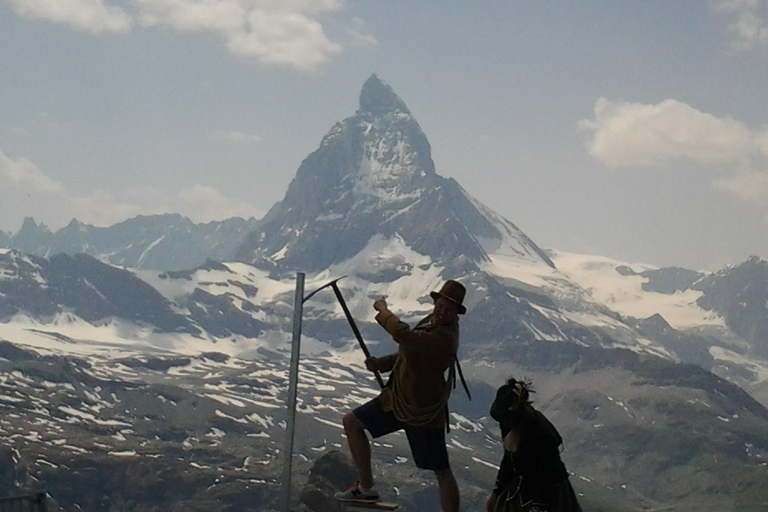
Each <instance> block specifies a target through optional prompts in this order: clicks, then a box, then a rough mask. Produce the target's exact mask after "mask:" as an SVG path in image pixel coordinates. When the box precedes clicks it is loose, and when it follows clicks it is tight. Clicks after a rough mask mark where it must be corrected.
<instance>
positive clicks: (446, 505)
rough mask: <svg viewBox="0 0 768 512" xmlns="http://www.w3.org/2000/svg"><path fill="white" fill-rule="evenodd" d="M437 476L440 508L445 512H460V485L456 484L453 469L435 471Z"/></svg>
mask: <svg viewBox="0 0 768 512" xmlns="http://www.w3.org/2000/svg"><path fill="white" fill-rule="evenodd" d="M435 475H437V486H438V488H439V490H440V506H441V507H442V509H443V512H459V503H460V502H461V497H460V495H459V484H457V483H456V477H454V476H453V471H451V468H448V469H443V470H441V471H435Z"/></svg>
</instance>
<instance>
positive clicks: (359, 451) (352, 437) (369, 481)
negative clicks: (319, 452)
mask: <svg viewBox="0 0 768 512" xmlns="http://www.w3.org/2000/svg"><path fill="white" fill-rule="evenodd" d="M342 424H343V425H344V432H345V433H346V434H347V443H348V444H349V451H350V452H351V453H352V460H353V461H354V462H355V467H356V468H357V474H358V476H359V478H360V485H362V486H363V487H365V488H366V489H370V488H371V487H373V472H372V470H371V443H370V441H368V435H367V434H366V433H365V425H363V422H361V421H360V420H359V419H357V416H355V415H354V414H353V413H351V412H349V413H347V414H345V415H344V418H343V419H342ZM456 510H457V512H458V509H456Z"/></svg>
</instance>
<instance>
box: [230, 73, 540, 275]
mask: <svg viewBox="0 0 768 512" xmlns="http://www.w3.org/2000/svg"><path fill="white" fill-rule="evenodd" d="M375 236H379V237H384V238H386V239H392V238H395V237H399V238H400V239H402V241H403V243H404V244H405V245H406V246H408V247H409V248H411V249H412V250H414V251H416V252H418V253H419V254H422V255H425V256H429V257H430V258H431V259H432V261H434V262H436V263H440V264H443V265H449V266H452V267H456V269H457V270H458V269H461V268H464V267H465V266H466V262H467V260H468V261H469V262H482V261H485V260H487V253H488V251H489V250H497V249H499V248H500V247H501V246H502V244H503V245H504V246H505V247H504V249H505V250H506V251H508V252H511V253H514V254H515V255H516V256H517V257H518V258H519V259H520V260H521V261H526V262H529V263H530V264H546V265H549V266H551V262H550V261H549V258H548V257H547V256H546V255H545V254H544V253H543V252H542V251H541V249H539V248H538V247H537V246H536V244H534V243H533V242H532V241H531V240H530V239H529V238H528V237H527V236H526V235H525V234H524V233H523V232H522V231H520V230H519V229H518V228H517V227H516V226H515V225H513V224H512V223H511V222H509V221H506V220H504V219H502V218H501V217H499V216H497V215H494V214H493V213H492V212H490V211H488V210H487V209H485V208H483V207H482V206H481V205H479V204H478V203H477V202H476V201H474V200H472V199H471V198H470V197H469V196H468V195H467V193H466V192H465V191H464V190H463V189H462V188H461V186H460V185H459V184H458V183H457V182H456V181H455V180H452V179H446V178H443V177H441V176H439V175H438V174H437V173H436V172H435V165H434V163H433V161H432V156H431V149H430V146H429V142H428V141H427V138H426V136H425V135H424V133H423V132H422V130H421V128H420V127H419V125H418V123H417V122H416V119H415V118H414V116H413V115H412V114H411V112H410V111H409V110H408V108H407V107H406V105H405V103H404V102H403V101H402V100H401V99H400V98H399V97H398V96H397V95H396V94H395V93H394V91H393V90H392V88H391V87H390V86H389V85H387V84H385V83H384V82H382V81H381V80H380V79H379V78H378V76H376V75H372V76H371V77H370V78H369V79H368V80H367V81H366V82H365V84H364V85H363V88H362V91H361V93H360V108H359V109H358V111H357V113H356V114H355V115H354V116H352V117H349V118H347V119H345V120H344V121H341V122H339V123H337V124H336V125H335V126H334V127H333V128H332V129H331V131H330V132H329V133H328V134H327V135H326V136H325V137H324V138H323V140H322V142H321V143H320V147H319V148H318V149H317V150H316V151H314V152H313V153H312V154H310V155H309V156H308V157H307V158H306V159H305V160H304V161H303V162H302V163H301V166H300V167H299V170H298V172H297V173H296V177H295V178H294V180H293V181H292V182H291V184H290V186H289V187H288V191H287V193H286V195H285V198H284V199H283V200H282V201H280V202H279V203H277V204H276V205H275V206H274V207H273V208H272V209H271V210H270V211H269V212H268V213H267V215H266V216H265V217H264V220H263V223H262V224H261V226H260V227H259V229H257V230H256V231H254V232H253V233H252V234H251V235H250V237H249V239H248V241H247V242H246V243H245V244H244V245H243V246H242V247H241V248H240V251H239V254H238V259H240V260H243V261H248V262H252V263H254V264H256V265H258V266H261V265H263V264H265V263H266V262H269V263H271V264H273V265H275V267H276V268H281V269H283V270H286V269H290V270H302V271H317V270H322V269H325V268H328V267H329V266H331V265H332V264H334V263H339V262H341V261H344V260H347V259H349V258H351V257H353V256H354V255H356V254H358V253H359V252H360V251H362V250H363V249H364V248H365V246H366V244H368V242H369V241H370V240H371V238H373V237H375Z"/></svg>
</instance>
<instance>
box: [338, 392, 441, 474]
mask: <svg viewBox="0 0 768 512" xmlns="http://www.w3.org/2000/svg"><path fill="white" fill-rule="evenodd" d="M352 413H353V414H354V415H355V417H357V419H359V420H360V421H361V422H362V423H363V425H365V428H366V429H367V430H368V432H370V434H371V437H373V438H374V439H375V438H377V437H381V436H383V435H386V434H391V433H392V432H397V431H398V430H405V435H406V436H407V437H408V444H409V445H410V446H411V454H412V455H413V462H414V463H415V464H416V467H417V468H421V469H429V470H431V471H442V470H444V469H449V468H450V467H451V466H450V464H449V462H448V449H447V448H446V447H445V429H443V428H424V427H412V426H410V425H406V424H405V423H403V422H401V421H399V420H398V419H397V418H395V415H394V413H392V412H384V410H383V409H382V408H381V403H380V402H379V399H378V398H374V399H373V400H371V401H370V402H367V403H365V404H363V405H361V406H360V407H358V408H357V409H355V410H354V411H352Z"/></svg>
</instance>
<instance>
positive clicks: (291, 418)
mask: <svg viewBox="0 0 768 512" xmlns="http://www.w3.org/2000/svg"><path fill="white" fill-rule="evenodd" d="M303 306H304V273H303V272H299V273H298V274H296V295H295V297H294V299H293V341H292V342H291V369H290V372H289V376H288V379H289V382H288V419H287V420H286V425H285V446H284V448H283V510H284V511H285V512H288V511H289V509H290V506H291V463H292V462H293V434H294V430H295V427H296V393H297V390H298V387H299V354H300V352H301V316H302V314H303Z"/></svg>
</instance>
